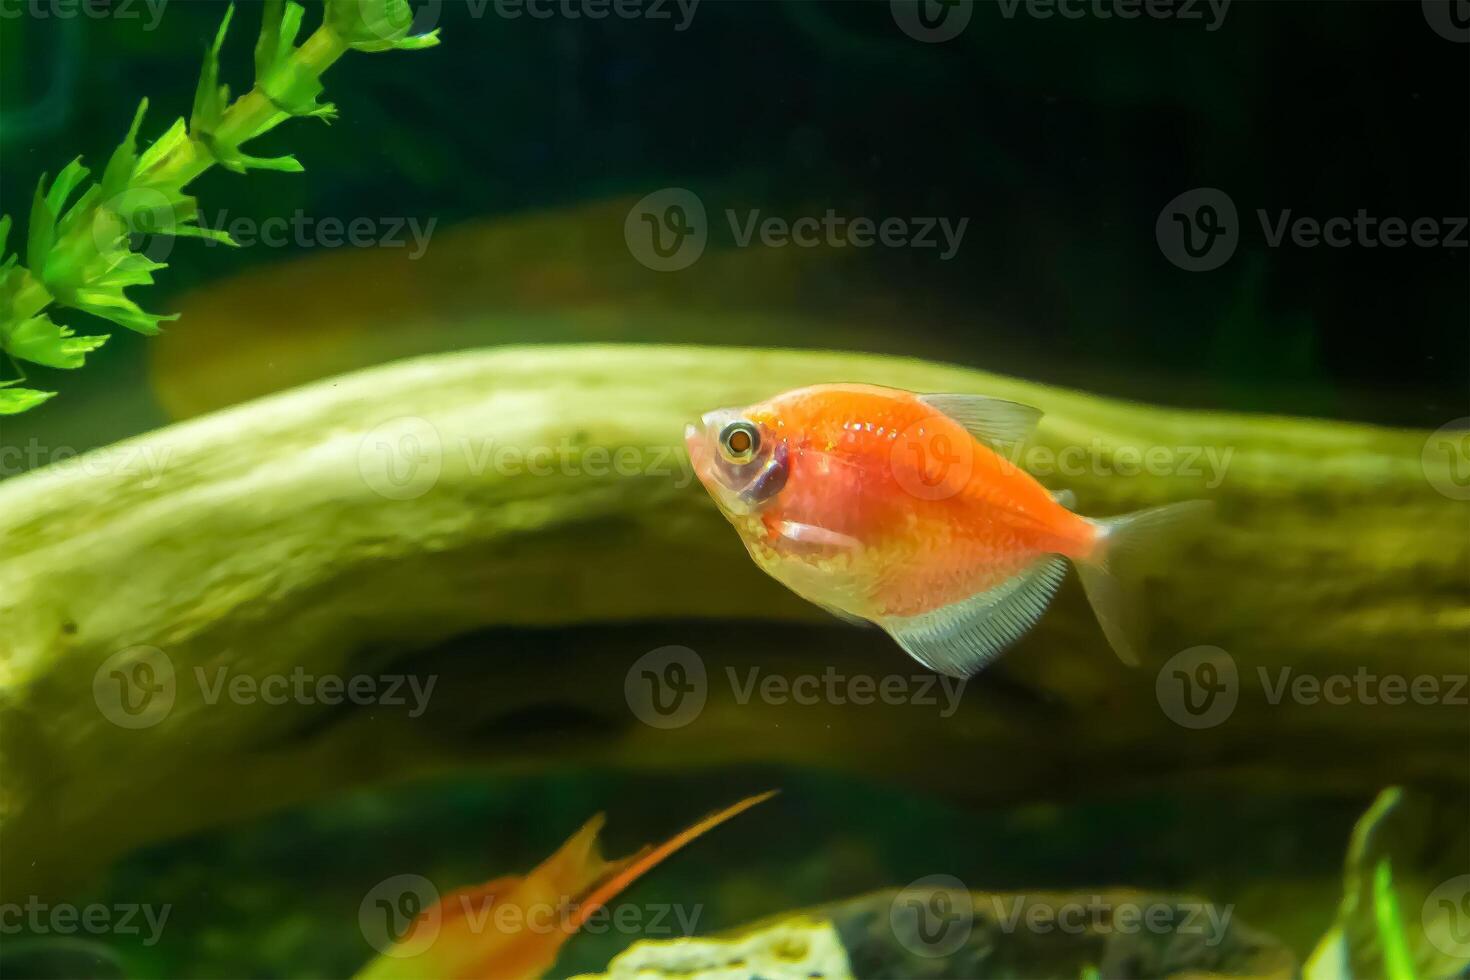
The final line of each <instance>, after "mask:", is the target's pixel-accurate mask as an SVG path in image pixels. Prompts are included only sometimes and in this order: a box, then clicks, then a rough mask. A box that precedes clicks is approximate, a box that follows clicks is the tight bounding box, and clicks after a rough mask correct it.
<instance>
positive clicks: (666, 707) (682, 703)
mask: <svg viewBox="0 0 1470 980" xmlns="http://www.w3.org/2000/svg"><path fill="white" fill-rule="evenodd" d="M623 696H624V698H626V699H627V702H628V709H629V710H630V711H632V712H633V716H634V717H636V718H637V719H638V720H639V721H641V722H643V723H644V724H645V725H648V726H650V727H652V728H683V727H684V726H685V725H687V724H689V723H690V722H692V721H693V720H694V719H696V718H698V717H699V714H700V712H702V711H703V710H704V704H705V700H706V699H707V698H708V697H709V678H708V675H707V674H706V672H705V669H704V658H703V657H701V656H700V655H699V654H697V653H695V652H694V651H693V650H691V649H689V648H688V647H681V646H667V647H659V648H658V649H657V650H650V651H649V652H647V653H645V654H644V655H643V656H641V657H639V658H638V659H637V660H635V661H634V662H633V666H631V667H629V668H628V674H627V676H626V677H625V678H624V679H623Z"/></svg>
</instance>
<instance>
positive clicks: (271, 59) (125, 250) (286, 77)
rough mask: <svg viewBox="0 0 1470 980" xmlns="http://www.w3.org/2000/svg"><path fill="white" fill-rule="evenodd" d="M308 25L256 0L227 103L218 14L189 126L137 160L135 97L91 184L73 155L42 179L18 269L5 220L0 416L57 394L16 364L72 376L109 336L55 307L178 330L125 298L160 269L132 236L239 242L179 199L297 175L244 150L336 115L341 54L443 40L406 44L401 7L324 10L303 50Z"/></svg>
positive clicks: (131, 325)
mask: <svg viewBox="0 0 1470 980" xmlns="http://www.w3.org/2000/svg"><path fill="white" fill-rule="evenodd" d="M304 15H305V8H303V7H302V6H301V5H300V4H299V3H296V2H295V0H265V4H264V7H263V15H262V21H261V27H260V37H259V39H258V40H257V41H256V44H255V84H254V87H252V88H251V89H250V91H249V92H247V93H246V94H244V95H242V96H241V97H240V98H238V99H236V100H235V101H234V102H231V101H230V90H229V87H228V86H226V85H222V84H221V83H220V80H219V76H220V66H219V55H220V49H221V48H222V47H223V46H224V41H225V35H226V33H227V32H228V30H229V27H230V21H231V19H232V17H233V16H234V7H233V5H231V6H230V7H229V8H227V9H226V11H225V17H224V21H223V23H221V24H220V28H219V31H218V33H217V34H216V35H215V38H214V43H213V44H211V45H210V47H209V49H208V50H207V52H206V54H205V58H204V67H203V70H202V71H201V72H200V75H199V86H198V88H197V90H196V91H195V95H194V107H193V111H192V113H191V114H190V117H189V120H188V122H187V123H186V122H185V121H184V120H183V119H182V118H180V119H177V120H175V121H174V123H173V125H172V126H170V127H169V128H168V129H167V130H166V131H165V132H164V134H163V135H162V136H160V137H159V138H158V139H157V140H156V141H154V143H153V144H152V145H151V146H149V147H148V148H147V149H146V150H144V151H143V152H142V153H139V152H138V132H139V130H140V129H141V127H142V125H143V117H144V115H145V114H146V113H147V111H148V100H147V99H143V100H142V103H141V104H140V105H139V106H138V111H137V113H136V114H135V115H134V116H133V123H132V125H131V126H130V127H129V128H128V132H127V136H126V137H125V138H124V139H123V141H122V143H121V145H119V146H118V148H117V149H116V150H114V151H113V153H112V157H111V159H109V160H108V163H107V167H106V169H104V170H103V172H102V177H101V179H100V180H97V181H93V182H90V183H89V182H88V180H87V178H88V177H89V176H90V175H91V174H90V171H89V170H88V169H87V168H86V167H84V166H83V165H82V162H81V158H80V157H78V158H77V159H75V160H73V161H72V162H71V163H69V164H67V165H66V166H65V167H64V168H62V170H61V172H60V173H59V174H57V175H56V179H55V180H54V181H52V182H51V184H50V186H49V187H48V186H47V183H46V176H45V175H42V177H41V180H40V181H39V183H38V184H37V185H36V194H35V197H34V199H33V200H32V203H31V214H30V223H29V228H28V233H27V236H26V240H25V243H24V251H25V262H24V264H22V263H21V261H20V255H19V254H18V252H16V253H11V252H9V251H8V250H7V243H8V241H9V236H10V228H11V220H10V216H9V215H0V352H3V353H4V354H5V356H6V359H7V360H8V361H9V362H10V364H11V365H12V366H13V367H14V368H15V370H16V373H17V375H18V377H15V378H11V379H9V380H0V415H16V414H19V413H21V412H24V411H27V410H29V409H32V408H35V407H36V406H37V405H40V404H42V403H44V402H46V401H48V400H49V399H51V398H53V397H54V396H55V394H56V393H55V392H50V391H39V390H36V389H34V388H26V387H17V385H20V384H22V383H23V382H24V381H25V380H26V377H25V372H24V370H23V368H22V367H21V362H28V363H31V364H39V365H41V366H44V367H50V368H62V369H67V370H72V369H75V368H79V367H81V366H82V365H83V364H84V363H85V362H86V358H87V355H88V354H90V353H92V352H93V351H95V350H97V349H98V348H99V347H101V346H102V345H103V344H104V343H106V342H107V340H108V337H109V335H107V334H97V335H91V336H77V335H76V333H75V332H74V331H73V330H72V329H71V328H70V327H66V326H62V325H61V324H58V323H56V322H55V321H54V320H52V319H51V316H50V315H49V314H48V312H47V310H48V309H50V308H51V307H53V306H56V307H66V308H70V309H74V310H80V311H82V312H84V313H90V314H92V315H94V316H98V317H101V318H102V319H104V320H108V321H110V322H112V323H114V324H117V325H118V326H120V327H124V328H126V329H128V330H133V331H135V332H137V333H141V334H149V335H151V334H156V333H158V331H159V324H160V323H161V322H162V321H165V320H173V319H177V315H174V316H161V315H158V314H153V313H148V312H146V311H145V310H143V309H142V308H141V307H140V306H138V304H137V303H136V302H134V301H133V300H132V299H130V298H129V297H128V296H127V295H126V290H127V288H128V287H129V286H146V285H151V284H152V283H153V274H154V273H156V272H158V271H159V270H160V269H163V268H165V267H166V263H164V262H156V261H153V260H152V259H150V258H149V257H148V256H147V255H145V254H143V253H141V252H139V251H136V250H135V243H136V242H137V241H138V239H139V237H140V236H144V235H172V236H179V237H196V238H210V239H213V240H215V241H219V242H224V243H225V244H229V245H234V244H235V242H234V241H233V240H232V239H231V238H230V236H229V235H228V234H226V233H225V232H223V231H218V230H215V229H210V228H206V227H203V226H202V225H200V224H199V203H198V201H196V200H195V199H194V198H193V197H191V196H189V195H188V194H186V193H184V188H185V187H186V186H187V185H188V184H189V183H190V182H191V181H193V180H194V179H195V178H196V177H198V176H199V175H200V174H202V173H204V172H205V171H206V170H208V169H210V168H211V167H213V166H215V165H216V164H218V165H219V166H221V167H224V168H225V169H227V170H231V171H234V172H236V173H242V174H243V173H245V172H246V171H248V170H282V171H288V172H292V173H297V172H300V171H301V170H302V166H301V164H300V163H299V162H297V160H296V158H295V157H292V156H280V157H254V156H250V155H248V154H246V153H245V152H244V151H242V150H241V149H240V147H241V145H242V144H243V143H245V142H247V141H249V140H252V139H255V138H256V137H257V136H260V135H262V134H264V133H267V132H269V131H270V130H272V129H274V128H275V127H277V126H279V125H280V124H281V123H283V122H285V121H286V120H287V119H290V118H293V117H296V116H311V117H315V118H317V119H321V120H323V121H325V122H330V121H331V120H332V119H333V118H335V116H336V114H337V110H336V107H335V106H333V105H332V104H331V103H329V102H320V101H318V97H319V96H320V95H321V92H322V83H321V75H322V74H323V73H324V72H325V71H326V70H327V69H328V68H330V67H331V66H332V64H333V63H334V62H336V60H337V59H338V58H340V57H342V55H344V54H345V53H347V52H348V51H390V50H417V49H420V48H429V47H433V46H434V45H435V44H438V43H439V38H438V34H439V32H438V30H434V31H432V32H430V33H428V34H419V35H410V34H409V30H410V27H411V25H412V22H413V13H412V11H411V10H410V9H409V6H408V0H324V10H323V17H322V23H321V25H320V26H319V27H318V28H317V29H316V30H315V31H313V32H312V33H311V34H310V35H309V36H308V37H307V38H306V40H305V41H304V42H303V43H302V44H301V45H300V46H299V47H298V46H297V45H296V37H297V35H298V34H299V33H300V31H301V22H302V17H303V16H304ZM78 191H80V194H78V193H77V192H78ZM74 195H75V199H73V197H74ZM68 202H70V203H68Z"/></svg>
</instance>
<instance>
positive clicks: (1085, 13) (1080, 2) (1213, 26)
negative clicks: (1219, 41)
mask: <svg viewBox="0 0 1470 980" xmlns="http://www.w3.org/2000/svg"><path fill="white" fill-rule="evenodd" d="M998 3H999V5H1000V15H1001V16H1002V17H1004V18H1005V19H1006V20H1010V19H1011V18H1013V17H1015V16H1016V14H1017V13H1018V12H1024V13H1025V14H1026V15H1027V16H1029V17H1034V18H1036V19H1037V20H1048V19H1050V18H1052V17H1061V18H1063V19H1064V20H1082V19H1083V18H1092V19H1094V20H1137V19H1138V18H1140V17H1147V18H1149V19H1151V20H1178V21H1184V22H1186V23H1188V22H1190V21H1202V22H1203V23H1204V25H1205V31H1206V32H1209V33H1214V32H1215V31H1218V30H1219V29H1220V26H1221V25H1222V24H1224V23H1225V14H1226V12H1228V11H1229V10H1230V3H1231V0H998Z"/></svg>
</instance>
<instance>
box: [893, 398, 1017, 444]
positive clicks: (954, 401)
mask: <svg viewBox="0 0 1470 980" xmlns="http://www.w3.org/2000/svg"><path fill="white" fill-rule="evenodd" d="M919 401H921V402H923V403H924V404H925V405H928V406H929V407H930V408H932V409H934V411H936V412H938V413H940V414H941V415H945V416H947V417H949V418H952V419H954V420H955V421H956V422H958V423H959V424H960V425H963V426H964V427H965V430H966V431H967V432H969V433H970V435H972V436H974V437H975V438H976V439H979V440H980V441H981V442H983V443H985V444H986V445H988V446H992V447H994V446H998V445H999V446H1005V445H1011V444H1014V443H1017V442H1023V441H1025V440H1026V439H1027V438H1029V437H1030V435H1031V433H1032V432H1034V431H1036V423H1037V422H1040V421H1041V409H1039V408H1033V407H1032V406H1030V405H1023V404H1021V403H1020V402H1011V401H1006V400H1005V399H1004V398H987V397H985V396H984V395H920V396H919Z"/></svg>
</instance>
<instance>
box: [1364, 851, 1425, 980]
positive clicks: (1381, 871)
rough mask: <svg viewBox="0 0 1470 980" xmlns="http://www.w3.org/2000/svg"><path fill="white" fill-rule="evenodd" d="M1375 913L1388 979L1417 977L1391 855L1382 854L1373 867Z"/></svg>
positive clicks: (1413, 979)
mask: <svg viewBox="0 0 1470 980" xmlns="http://www.w3.org/2000/svg"><path fill="white" fill-rule="evenodd" d="M1373 915H1374V917H1375V918H1376V919H1377V922H1378V946H1379V949H1381V950H1382V952H1383V965H1384V968H1385V969H1384V973H1385V974H1386V980H1415V977H1414V954H1413V953H1412V952H1410V951H1409V940H1408V937H1407V936H1406V935H1405V934H1404V920H1403V918H1402V916H1400V915H1399V901H1398V893H1397V892H1395V891H1394V888H1393V869H1392V867H1391V866H1390V865H1389V861H1388V858H1380V859H1379V861H1378V864H1377V866H1376V867H1375V868H1374V869H1373Z"/></svg>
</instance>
